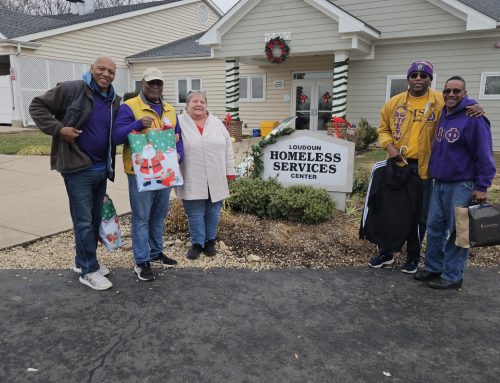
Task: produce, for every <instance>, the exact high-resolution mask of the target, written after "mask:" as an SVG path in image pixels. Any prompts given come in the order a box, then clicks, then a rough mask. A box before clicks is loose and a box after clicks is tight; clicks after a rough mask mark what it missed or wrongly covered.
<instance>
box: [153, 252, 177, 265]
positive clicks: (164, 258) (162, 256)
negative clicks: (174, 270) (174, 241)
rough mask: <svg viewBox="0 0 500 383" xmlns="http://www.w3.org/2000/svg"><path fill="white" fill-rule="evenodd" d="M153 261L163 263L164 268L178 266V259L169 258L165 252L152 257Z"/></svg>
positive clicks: (158, 263)
mask: <svg viewBox="0 0 500 383" xmlns="http://www.w3.org/2000/svg"><path fill="white" fill-rule="evenodd" d="M151 262H153V263H155V264H157V265H161V266H163V267H164V268H170V267H174V266H177V261H176V260H175V259H172V258H169V257H167V256H166V255H165V254H163V253H161V254H160V255H159V256H157V257H156V258H152V259H151Z"/></svg>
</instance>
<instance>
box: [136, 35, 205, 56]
mask: <svg viewBox="0 0 500 383" xmlns="http://www.w3.org/2000/svg"><path fill="white" fill-rule="evenodd" d="M204 33H205V32H201V33H197V34H195V35H192V36H188V37H184V38H183V39H180V40H176V41H174V42H171V43H168V44H165V45H161V46H159V47H156V48H153V49H149V50H147V51H144V52H140V53H137V54H135V55H133V56H129V57H128V58H129V59H141V58H153V57H154V58H167V59H168V58H180V57H210V48H209V47H205V46H201V45H199V44H198V39H199V38H200V37H201V36H203V34H204Z"/></svg>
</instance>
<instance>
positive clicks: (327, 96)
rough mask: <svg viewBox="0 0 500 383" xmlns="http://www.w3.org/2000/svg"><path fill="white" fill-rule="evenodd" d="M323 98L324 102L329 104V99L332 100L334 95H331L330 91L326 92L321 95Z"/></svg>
mask: <svg viewBox="0 0 500 383" xmlns="http://www.w3.org/2000/svg"><path fill="white" fill-rule="evenodd" d="M321 98H322V99H323V102H324V103H325V104H328V101H330V99H331V98H332V96H331V95H330V92H325V93H323V96H321Z"/></svg>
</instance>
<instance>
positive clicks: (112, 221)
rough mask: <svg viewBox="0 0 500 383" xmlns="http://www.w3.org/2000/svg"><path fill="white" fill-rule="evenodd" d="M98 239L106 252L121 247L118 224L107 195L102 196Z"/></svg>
mask: <svg viewBox="0 0 500 383" xmlns="http://www.w3.org/2000/svg"><path fill="white" fill-rule="evenodd" d="M99 238H100V240H101V242H102V243H103V245H104V246H105V247H106V249H108V250H116V249H118V248H119V247H121V246H122V245H123V238H122V233H121V231H120V222H119V220H118V215H117V214H116V209H115V206H114V205H113V201H112V200H111V198H109V195H107V194H106V195H105V196H104V201H103V204H102V209H101V225H100V226H99Z"/></svg>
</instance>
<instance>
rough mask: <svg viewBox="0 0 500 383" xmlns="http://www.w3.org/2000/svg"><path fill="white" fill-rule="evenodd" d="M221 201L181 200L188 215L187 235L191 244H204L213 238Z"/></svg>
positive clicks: (217, 223)
mask: <svg viewBox="0 0 500 383" xmlns="http://www.w3.org/2000/svg"><path fill="white" fill-rule="evenodd" d="M222 202H223V201H217V202H212V201H211V200H210V198H208V199H195V200H186V199H183V200H182V204H183V205H184V210H185V211H186V215H187V217H188V223H189V235H190V236H191V243H192V244H195V243H197V244H199V245H201V246H202V247H203V246H205V242H207V241H210V240H211V239H215V237H216V236H217V226H219V218H220V212H221V210H222Z"/></svg>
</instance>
